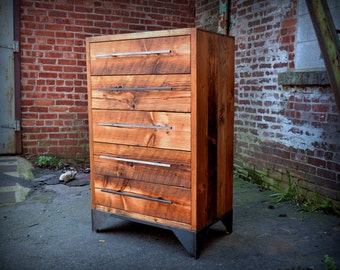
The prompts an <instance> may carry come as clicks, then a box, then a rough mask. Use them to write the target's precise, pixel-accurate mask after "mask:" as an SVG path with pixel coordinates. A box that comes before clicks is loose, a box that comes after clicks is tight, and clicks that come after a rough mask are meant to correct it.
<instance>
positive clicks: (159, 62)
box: [90, 36, 190, 75]
mask: <svg viewBox="0 0 340 270" xmlns="http://www.w3.org/2000/svg"><path fill="white" fill-rule="evenodd" d="M157 50H170V53H168V54H155V55H137V56H121V57H99V56H98V55H101V54H110V53H128V52H148V51H157ZM90 57H91V74H92V75H113V74H115V75H119V74H120V75H124V74H166V73H190V36H174V37H164V38H163V37H161V38H150V39H135V40H120V41H109V42H102V43H91V44H90Z"/></svg>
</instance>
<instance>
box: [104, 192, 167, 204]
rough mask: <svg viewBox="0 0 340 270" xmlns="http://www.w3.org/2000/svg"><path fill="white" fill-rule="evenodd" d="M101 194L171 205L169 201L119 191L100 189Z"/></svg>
mask: <svg viewBox="0 0 340 270" xmlns="http://www.w3.org/2000/svg"><path fill="white" fill-rule="evenodd" d="M100 191H101V192H106V193H111V194H116V195H121V196H125V197H132V198H137V199H142V200H147V201H153V202H160V203H166V204H172V201H169V200H164V199H162V198H152V197H147V196H142V195H136V194H131V193H125V192H122V191H120V190H109V189H101V190H100Z"/></svg>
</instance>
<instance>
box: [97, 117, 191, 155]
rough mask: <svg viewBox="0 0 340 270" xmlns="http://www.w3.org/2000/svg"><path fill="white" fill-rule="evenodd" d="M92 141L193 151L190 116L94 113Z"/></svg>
mask: <svg viewBox="0 0 340 270" xmlns="http://www.w3.org/2000/svg"><path fill="white" fill-rule="evenodd" d="M92 118H93V140H94V141H97V142H108V143H115V144H123V145H136V146H145V147H156V148H165V149H177V150H186V151H190V148H191V140H190V138H191V135H190V130H191V122H190V113H170V112H144V111H114V110H93V111H92Z"/></svg>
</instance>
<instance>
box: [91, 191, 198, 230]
mask: <svg viewBox="0 0 340 270" xmlns="http://www.w3.org/2000/svg"><path fill="white" fill-rule="evenodd" d="M94 195H95V196H94V204H95V206H96V207H97V206H104V207H109V208H114V209H119V210H124V211H127V212H130V213H137V214H141V215H146V216H149V217H154V218H161V219H166V220H171V221H177V222H183V223H187V224H190V222H191V214H190V213H191V207H190V205H184V204H180V203H178V202H176V201H172V200H169V199H167V198H157V197H151V196H150V197H149V196H145V195H141V194H137V193H132V192H126V191H115V190H111V189H101V188H95V190H94ZM149 219H150V218H149Z"/></svg>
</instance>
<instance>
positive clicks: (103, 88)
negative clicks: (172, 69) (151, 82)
mask: <svg viewBox="0 0 340 270" xmlns="http://www.w3.org/2000/svg"><path fill="white" fill-rule="evenodd" d="M98 90H99V91H153V90H162V91H171V90H172V87H101V88H98Z"/></svg>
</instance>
